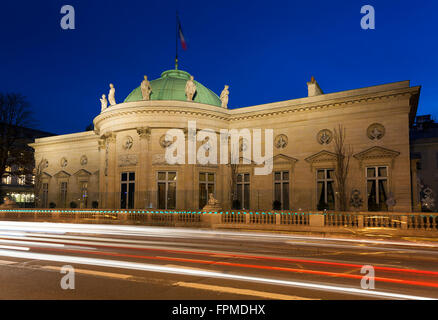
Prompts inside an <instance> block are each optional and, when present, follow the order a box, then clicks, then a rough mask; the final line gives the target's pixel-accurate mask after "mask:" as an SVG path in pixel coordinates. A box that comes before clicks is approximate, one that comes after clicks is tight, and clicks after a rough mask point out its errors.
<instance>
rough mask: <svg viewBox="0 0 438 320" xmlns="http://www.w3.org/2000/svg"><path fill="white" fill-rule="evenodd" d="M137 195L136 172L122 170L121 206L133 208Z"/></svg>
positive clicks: (122, 207)
mask: <svg viewBox="0 0 438 320" xmlns="http://www.w3.org/2000/svg"><path fill="white" fill-rule="evenodd" d="M134 197H135V172H122V175H121V179H120V208H121V209H133V208H134Z"/></svg>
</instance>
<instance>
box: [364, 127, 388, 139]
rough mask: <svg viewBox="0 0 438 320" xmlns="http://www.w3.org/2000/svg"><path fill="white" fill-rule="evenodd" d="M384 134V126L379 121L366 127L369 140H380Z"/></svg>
mask: <svg viewBox="0 0 438 320" xmlns="http://www.w3.org/2000/svg"><path fill="white" fill-rule="evenodd" d="M384 135H385V127H384V126H382V125H381V124H380V123H373V124H372V125H370V126H369V127H368V129H367V136H368V138H370V139H371V140H375V141H377V140H380V139H382V138H383V136H384Z"/></svg>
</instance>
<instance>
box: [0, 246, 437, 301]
mask: <svg viewBox="0 0 438 320" xmlns="http://www.w3.org/2000/svg"><path fill="white" fill-rule="evenodd" d="M0 256H7V257H14V258H22V259H35V260H45V261H56V262H62V263H73V264H74V263H77V264H85V265H94V266H100V267H110V268H122V269H131V270H142V271H150V272H160V273H172V274H183V275H190V276H196V277H199V276H202V277H208V278H221V279H229V280H237V281H247V282H258V283H267V284H272V285H280V286H290V287H299V288H305V289H310V290H322V291H331V292H340V293H345V294H353V295H366V296H374V297H380V298H389V299H408V300H435V299H433V298H428V297H420V296H414V295H405V294H398V293H391V292H383V291H375V290H363V289H356V288H350V287H341V286H334V285H324V284H316V283H306V282H298V281H288V280H278V279H270V278H262V277H253V276H242V275H236V274H228V273H221V272H217V271H202V270H191V269H185V268H176V267H166V266H159V265H152V264H145V263H138V262H128V261H118V260H107V259H96V258H85V257H74V256H65V255H51V254H41V253H30V252H18V251H8V250H0Z"/></svg>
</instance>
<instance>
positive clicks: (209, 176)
mask: <svg viewBox="0 0 438 320" xmlns="http://www.w3.org/2000/svg"><path fill="white" fill-rule="evenodd" d="M208 181H209V182H213V181H214V173H209V174H208Z"/></svg>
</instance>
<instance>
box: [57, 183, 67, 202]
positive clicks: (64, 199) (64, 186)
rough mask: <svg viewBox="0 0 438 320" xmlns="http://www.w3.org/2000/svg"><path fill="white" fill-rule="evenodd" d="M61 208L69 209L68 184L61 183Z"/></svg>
mask: <svg viewBox="0 0 438 320" xmlns="http://www.w3.org/2000/svg"><path fill="white" fill-rule="evenodd" d="M59 191H60V201H61V208H66V207H67V182H61V185H60V188H59Z"/></svg>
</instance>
